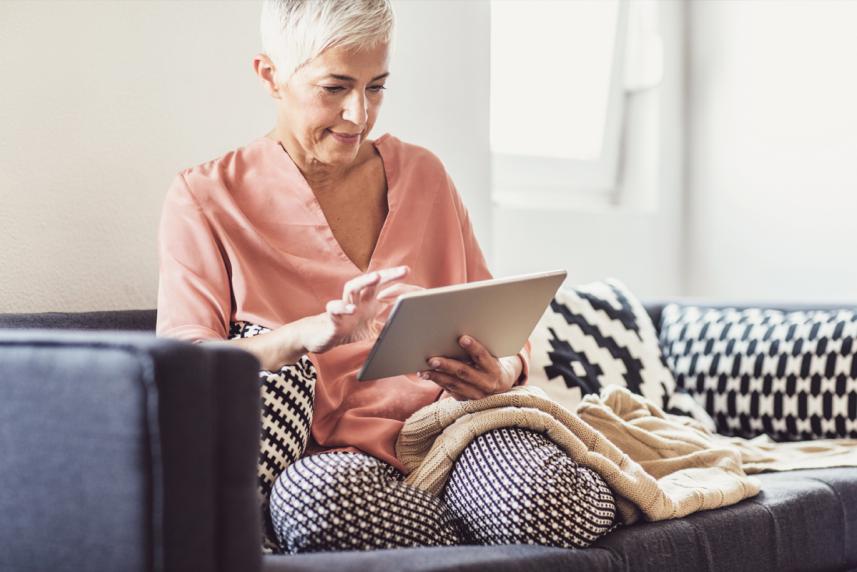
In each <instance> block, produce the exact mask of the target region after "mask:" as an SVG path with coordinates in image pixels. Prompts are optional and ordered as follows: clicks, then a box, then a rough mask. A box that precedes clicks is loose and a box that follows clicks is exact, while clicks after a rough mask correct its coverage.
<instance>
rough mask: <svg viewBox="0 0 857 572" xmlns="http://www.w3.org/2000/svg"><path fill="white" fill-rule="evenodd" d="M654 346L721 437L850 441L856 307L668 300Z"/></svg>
mask: <svg viewBox="0 0 857 572" xmlns="http://www.w3.org/2000/svg"><path fill="white" fill-rule="evenodd" d="M661 345H662V347H663V350H664V353H665V355H666V359H667V362H668V363H669V364H670V365H671V367H672V369H673V371H674V372H675V374H676V380H677V383H678V384H679V385H680V386H682V387H685V388H687V389H688V391H689V392H691V393H692V394H693V395H694V396H695V398H696V400H697V401H698V402H699V403H700V404H702V405H704V406H705V408H706V409H707V410H708V412H709V413H710V414H711V415H713V416H714V419H715V421H716V423H717V430H718V432H720V433H723V434H726V435H737V436H740V437H747V438H750V437H754V436H756V435H759V434H761V433H766V434H768V435H770V436H771V437H772V438H774V439H779V440H794V439H801V440H805V439H817V438H857V312H855V311H853V310H845V309H843V310H836V311H790V312H783V311H778V310H769V309H760V308H751V309H744V310H739V309H735V308H724V309H716V308H702V307H698V306H680V305H678V304H669V305H667V306H666V307H665V308H664V311H663V315H662V317H661Z"/></svg>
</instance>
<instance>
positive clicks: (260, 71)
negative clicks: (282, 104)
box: [253, 54, 281, 99]
mask: <svg viewBox="0 0 857 572" xmlns="http://www.w3.org/2000/svg"><path fill="white" fill-rule="evenodd" d="M253 71H255V72H256V75H257V76H259V80H260V81H261V82H262V85H264V86H265V87H266V88H267V90H268V93H269V94H271V97H273V98H275V99H280V97H281V94H280V88H279V86H278V85H277V82H276V79H275V78H276V75H277V68H276V66H275V65H274V62H272V61H271V58H269V57H268V56H267V55H265V54H256V55H255V56H254V57H253Z"/></svg>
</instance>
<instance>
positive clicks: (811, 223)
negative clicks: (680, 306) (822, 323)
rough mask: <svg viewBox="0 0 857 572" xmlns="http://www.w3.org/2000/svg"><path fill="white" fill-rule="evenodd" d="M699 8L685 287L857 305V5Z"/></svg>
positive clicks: (693, 37) (694, 14) (719, 294)
mask: <svg viewBox="0 0 857 572" xmlns="http://www.w3.org/2000/svg"><path fill="white" fill-rule="evenodd" d="M689 9H690V19H689V24H690V28H689V34H688V39H689V45H688V47H689V50H690V65H689V83H688V87H689V92H688V93H689V100H688V107H689V109H690V110H691V114H690V116H689V120H690V121H689V128H690V129H689V151H690V155H689V165H690V171H689V178H688V183H689V199H690V203H689V206H690V209H689V215H690V218H689V225H688V240H689V248H688V251H687V258H686V267H687V270H688V284H687V294H689V295H691V296H699V297H715V298H721V299H729V300H738V299H748V300H753V299H758V300H767V299H777V300H806V301H812V300H817V301H855V300H857V232H855V231H857V224H855V222H857V34H855V30H857V2H830V1H825V0H811V1H803V2H781V1H743V2H691V3H689Z"/></svg>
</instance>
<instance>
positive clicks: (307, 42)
mask: <svg viewBox="0 0 857 572" xmlns="http://www.w3.org/2000/svg"><path fill="white" fill-rule="evenodd" d="M392 29H393V13H392V9H391V6H390V4H389V1H388V0H353V1H348V2H340V1H336V2H334V1H323V2H315V1H302V0H278V1H272V2H266V3H265V5H264V8H263V11H262V37H263V46H264V49H265V53H263V54H259V55H257V56H256V57H255V58H254V61H253V65H254V69H255V71H256V73H257V75H258V76H259V78H260V80H261V82H262V84H263V85H264V86H265V88H266V89H267V91H268V92H269V93H270V95H271V97H272V98H273V99H274V102H275V104H276V108H277V119H276V126H275V128H274V129H273V130H272V131H271V132H270V133H268V134H267V135H265V136H264V137H260V138H258V139H256V140H254V141H252V142H251V143H249V144H248V145H246V146H244V147H241V148H239V149H236V150H235V151H232V152H230V153H227V154H226V155H224V156H222V157H220V158H218V159H215V160H213V161H209V162H207V163H204V164H202V165H198V166H196V167H193V168H191V169H186V170H185V171H183V172H181V173H180V174H179V175H178V176H177V177H176V179H175V180H174V182H173V185H172V187H171V188H170V190H169V192H168V194H167V197H166V201H165V204H164V209H163V213H162V220H161V227H160V235H159V247H160V282H159V294H158V326H157V329H158V334H159V335H162V336H170V337H177V338H181V339H185V340H189V341H193V342H203V341H208V340H224V339H227V338H230V337H231V338H235V339H233V340H231V341H230V343H234V344H236V345H238V346H240V347H242V348H243V349H245V350H247V351H249V352H251V353H253V354H254V355H256V357H258V359H259V361H260V363H261V366H262V369H263V376H262V377H263V378H264V377H267V378H269V379H270V377H269V375H270V374H271V373H272V372H278V371H280V372H284V375H283V376H280V377H279V378H275V379H277V380H278V381H279V382H281V383H284V382H289V381H294V382H295V383H301V382H302V380H303V381H306V378H307V377H312V378H313V381H314V380H315V379H317V383H316V384H315V395H314V400H313V401H312V421H311V431H310V435H309V439H308V441H309V442H308V444H307V447H306V450H305V451H297V452H296V454H293V456H294V457H295V458H297V457H301V458H300V460H298V461H297V462H295V463H293V464H291V465H290V466H289V467H288V468H287V469H286V470H284V471H282V473H281V474H278V475H273V477H274V478H276V483H275V484H274V487H273V491H272V492H271V498H270V518H271V520H270V521H269V523H268V524H269V526H270V527H271V528H272V529H273V534H274V535H276V537H277V541H278V543H279V545H280V547H281V548H282V549H283V550H285V551H287V552H306V551H315V550H336V549H348V548H351V549H354V548H357V549H367V548H387V547H395V546H415V545H417V546H418V545H437V544H456V543H460V542H477V543H508V542H539V543H542V544H554V545H558V546H584V545H587V544H589V543H590V542H592V541H593V540H594V539H595V538H597V537H598V536H599V535H600V534H603V533H604V532H605V531H606V530H608V529H609V527H610V526H611V524H612V521H613V517H614V513H615V506H614V504H613V497H612V494H611V493H610V491H609V489H608V488H607V486H606V485H605V484H604V481H603V480H601V478H600V477H599V476H598V475H597V474H595V473H594V472H592V471H589V470H588V469H585V468H583V467H578V466H577V465H576V464H574V463H573V462H572V461H571V460H570V459H568V458H567V457H566V456H565V455H564V454H563V453H562V452H561V451H560V450H559V449H558V448H557V447H556V446H555V445H553V444H552V443H551V442H550V441H548V440H547V439H545V438H544V437H542V436H540V435H536V434H535V433H531V432H526V431H519V430H515V429H502V430H497V431H493V432H491V433H488V434H486V435H483V436H482V437H480V438H479V439H477V440H476V442H474V444H473V445H471V446H470V447H469V448H468V449H467V451H465V454H464V455H463V456H462V457H461V458H460V459H459V461H458V463H457V465H456V470H455V471H454V473H453V476H452V478H451V480H450V483H449V485H448V487H447V489H446V492H445V494H444V498H442V499H438V498H435V497H433V496H432V495H429V494H427V493H423V492H421V491H418V490H416V489H414V488H412V487H409V486H408V485H406V484H404V483H403V482H401V481H402V479H403V474H402V471H403V470H404V467H403V466H402V464H401V463H400V462H399V461H398V459H397V458H396V455H395V448H394V447H395V442H396V437H397V436H398V433H399V431H400V429H401V427H402V425H403V422H404V420H405V419H407V418H408V417H409V416H410V415H411V414H413V413H414V412H415V411H417V410H418V409H419V408H421V407H423V406H425V405H427V404H429V403H432V402H433V401H435V400H437V399H441V398H446V397H451V398H456V399H479V398H481V397H485V396H487V395H490V394H493V393H498V392H504V391H508V390H509V389H510V388H511V387H513V385H515V384H516V383H524V382H525V381H526V377H527V368H528V360H529V344H527V345H526V346H525V347H524V348H523V349H522V350H521V352H520V353H519V354H518V355H517V356H511V357H502V358H497V357H495V356H492V355H491V354H490V353H489V352H488V351H487V350H486V349H485V348H484V347H483V346H482V345H481V344H480V343H479V341H478V340H475V339H472V338H469V337H468V336H463V337H462V339H461V340H460V342H461V344H462V347H463V348H464V350H465V351H466V352H467V353H468V355H469V356H470V360H469V361H468V362H467V363H465V362H462V361H458V360H455V359H449V358H444V357H443V356H437V357H436V358H433V359H432V360H430V363H429V364H427V365H426V370H425V371H423V372H419V373H418V374H416V375H405V376H397V377H392V378H385V379H381V380H375V381H371V382H358V381H357V380H356V378H355V376H356V373H357V371H358V370H359V368H360V366H361V365H362V363H363V362H364V361H365V359H366V357H367V355H368V352H369V350H370V348H371V346H372V344H373V341H374V338H375V337H376V336H377V332H378V331H379V328H380V327H381V325H383V323H384V321H385V320H386V318H387V316H388V314H389V310H390V308H391V302H393V301H394V300H395V298H396V297H397V296H398V295H399V294H401V293H403V292H407V291H410V290H414V289H418V288H428V287H437V286H443V285H448V284H455V283H462V282H470V281H474V280H482V279H487V278H490V277H491V274H490V272H489V271H488V268H487V265H486V263H485V260H484V257H483V255H482V252H481V250H480V248H479V245H478V243H477V241H476V238H475V236H474V234H473V229H472V227H471V224H470V220H469V218H468V214H467V210H466V208H465V207H464V205H463V203H462V201H461V198H460V196H459V195H458V193H457V191H456V189H455V186H454V185H453V183H452V180H451V179H450V177H449V175H448V174H447V173H446V171H445V169H444V167H443V164H442V163H441V162H440V160H439V159H438V158H437V157H435V156H434V155H433V154H432V153H430V152H429V151H427V150H426V149H423V148H421V147H418V146H415V145H411V144H408V143H405V142H403V141H400V140H399V139H397V138H396V137H394V136H392V135H390V134H384V135H382V136H381V137H379V138H377V139H375V140H370V139H369V138H368V136H369V133H370V131H371V130H372V127H373V125H374V124H375V121H376V119H377V117H378V113H379V111H380V108H381V104H382V101H383V91H384V89H385V83H386V79H387V77H388V75H389V73H390V72H389V65H388V64H389V55H390V52H389V50H390V43H391V38H392ZM248 336H252V337H248ZM293 364H296V365H294V367H293ZM285 372H290V373H287V374H286V373H285ZM295 372H297V373H295ZM310 383H311V382H310ZM309 387H310V388H311V385H310V386H309ZM283 391H288V389H286V390H283ZM307 394H309V395H310V396H311V392H303V393H300V392H298V393H295V394H294V395H295V396H297V397H295V399H292V400H291V401H290V400H288V399H286V400H284V402H288V403H291V404H294V403H296V402H297V401H299V400H300V399H299V398H300V395H303V396H304V397H306V395H307ZM307 421H308V419H307ZM292 433H294V431H293V432H292ZM301 445H302V443H301ZM265 453H266V452H265V446H264V444H263V456H264V455H265ZM261 472H263V471H262V469H261V467H260V476H261ZM277 477H278V478H277ZM483 500H488V501H489V502H487V503H486V502H483Z"/></svg>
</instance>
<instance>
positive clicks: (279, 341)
mask: <svg viewBox="0 0 857 572" xmlns="http://www.w3.org/2000/svg"><path fill="white" fill-rule="evenodd" d="M312 318H314V316H308V317H306V318H301V319H299V320H295V321H294V322H289V323H288V324H285V325H284V326H281V327H279V328H277V329H276V330H274V332H275V336H274V337H275V340H274V342H275V343H274V346H273V349H274V351H275V358H274V360H275V361H276V362H278V363H279V364H280V365H279V367H278V368H277V369H279V368H281V367H283V366H284V365H291V364H295V363H297V362H298V361H300V359H301V357H302V356H303V355H304V354H306V353H307V349H306V346H305V345H304V342H303V339H304V328H305V327H306V323H307V320H310V319H312Z"/></svg>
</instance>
